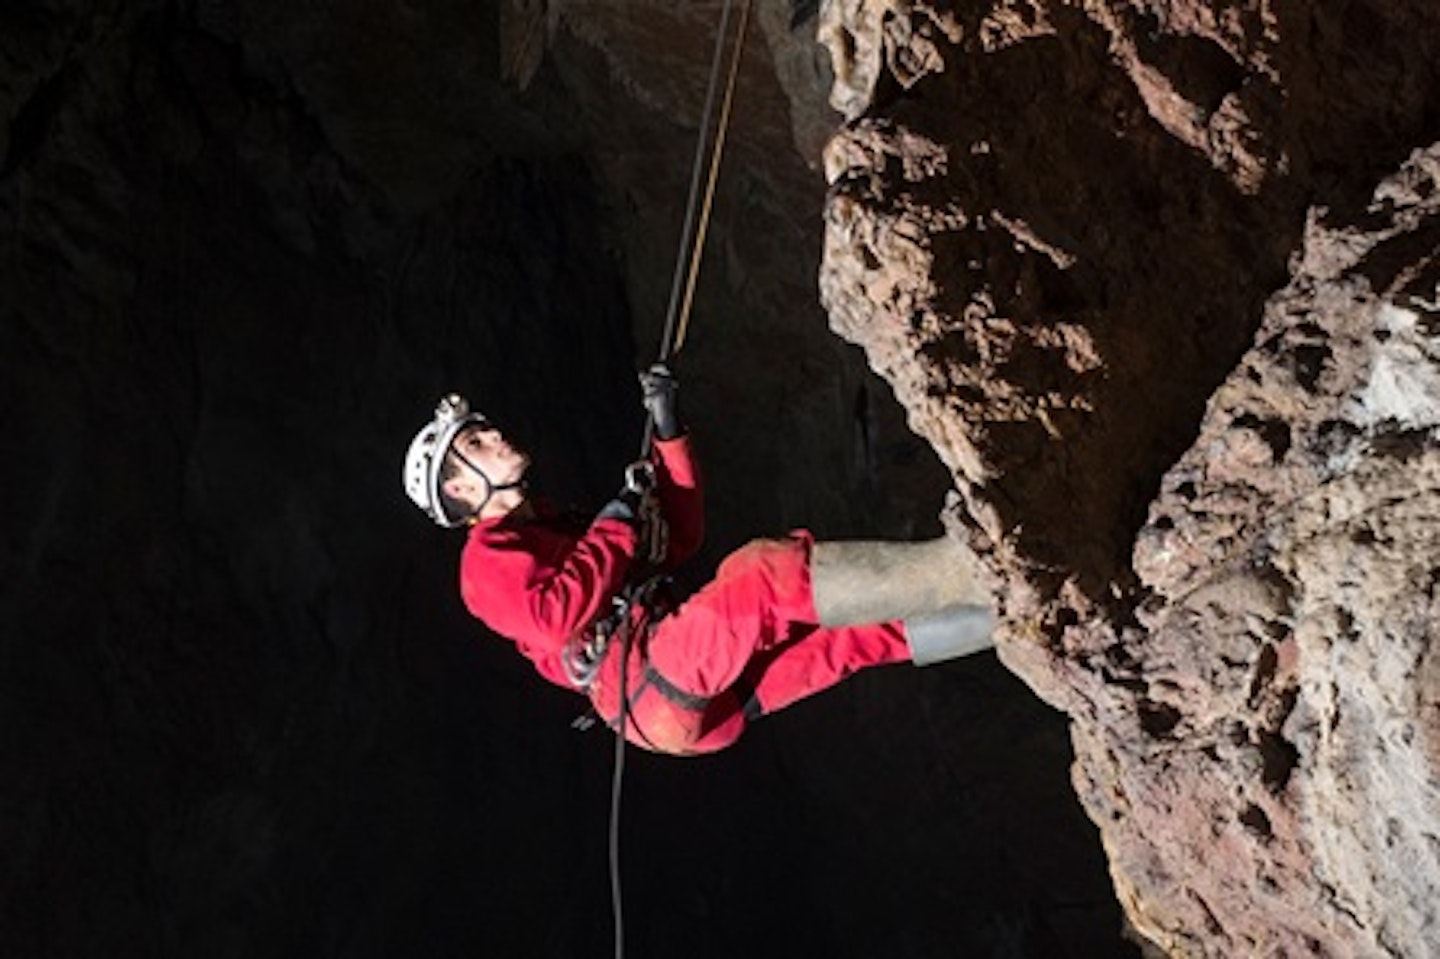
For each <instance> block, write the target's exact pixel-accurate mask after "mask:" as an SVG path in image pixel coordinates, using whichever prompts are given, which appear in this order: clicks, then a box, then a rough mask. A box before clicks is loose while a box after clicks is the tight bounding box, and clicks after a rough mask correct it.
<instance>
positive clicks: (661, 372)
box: [640, 363, 685, 440]
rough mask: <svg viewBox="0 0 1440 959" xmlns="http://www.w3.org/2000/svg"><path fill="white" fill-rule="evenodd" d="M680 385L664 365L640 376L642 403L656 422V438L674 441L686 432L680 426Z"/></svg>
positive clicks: (660, 364)
mask: <svg viewBox="0 0 1440 959" xmlns="http://www.w3.org/2000/svg"><path fill="white" fill-rule="evenodd" d="M679 392H680V384H679V383H677V382H676V381H675V374H673V373H671V372H670V368H669V367H667V366H666V365H665V364H664V363H656V364H655V365H654V366H652V367H650V369H648V370H645V371H644V372H642V373H641V374H640V402H641V403H643V404H644V406H645V409H646V411H647V412H648V413H649V414H650V418H651V419H652V420H653V421H654V422H655V437H656V438H657V439H662V440H673V439H674V438H675V437H677V436H679V435H680V434H681V433H683V432H684V431H685V429H684V427H682V426H681V425H680V402H679V395H678V394H679Z"/></svg>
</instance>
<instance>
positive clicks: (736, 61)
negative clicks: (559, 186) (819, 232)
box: [610, 0, 752, 959]
mask: <svg viewBox="0 0 1440 959" xmlns="http://www.w3.org/2000/svg"><path fill="white" fill-rule="evenodd" d="M733 2H734V0H725V6H724V8H723V9H722V11H721V13H720V26H719V27H718V28H717V29H716V31H715V51H714V53H713V54H712V56H711V58H710V82H709V85H708V87H707V88H706V91H705V109H704V111H703V113H702V114H701V120H700V136H699V138H698V139H697V140H696V142H695V159H694V162H693V163H692V166H691V173H690V192H689V195H688V197H687V198H686V201H685V225H684V226H683V227H682V229H681V234H680V247H679V251H678V252H677V255H676V258H675V274H674V277H673V278H672V280H671V283H670V303H669V306H668V307H667V308H666V311H665V331H664V333H663V334H662V335H661V338H660V356H659V360H658V362H660V363H668V362H669V361H670V358H671V357H672V356H674V355H675V354H676V353H678V352H680V347H682V346H684V345H685V331H686V329H687V328H688V327H689V325H690V307H691V305H692V303H693V301H694V294H695V281H696V277H697V276H698V275H699V271H700V258H701V255H702V254H703V252H704V249H705V234H706V233H707V232H708V229H709V224H710V211H711V208H712V206H713V205H714V199H715V181H716V178H717V176H718V174H719V170H720V156H721V153H722V152H723V151H724V149H725V133H726V130H727V129H728V128H729V126H730V108H731V104H732V103H733V102H734V98H735V80H736V77H737V76H738V75H739V72H740V52H741V50H743V49H744V46H745V31H746V28H747V27H748V26H749V23H750V5H751V2H752V0H744V6H743V7H742V8H741V13H740V25H739V27H738V28H737V29H736V32H735V46H734V49H733V51H732V53H731V56H730V72H729V77H728V79H727V80H726V82H725V100H724V104H723V106H722V108H721V113H720V119H719V122H718V125H717V126H716V131H715V142H714V144H713V145H712V146H711V150H710V170H709V176H708V177H707V178H706V184H705V198H704V201H703V203H701V204H700V227H699V229H698V230H696V231H695V236H694V239H693V241H692V238H691V229H692V227H693V226H694V223H695V212H696V201H697V198H698V194H699V191H700V170H701V167H702V166H703V160H704V156H705V140H706V137H707V134H708V133H709V130H710V125H711V118H712V116H713V114H714V109H715V93H716V90H717V89H718V88H719V80H720V64H721V60H722V57H721V54H722V53H723V52H724V49H725V37H726V35H727V32H728V27H729V25H730V7H731V5H732V4H733ZM687 254H688V256H687ZM687 259H688V263H689V267H688V269H686V262H687ZM682 278H684V280H685V286H684V298H683V301H682V300H681V281H682ZM654 438H655V422H654V420H652V419H651V418H650V417H648V416H647V417H646V418H645V435H644V438H643V439H642V440H641V443H640V459H642V460H647V459H649V456H650V448H651V445H652V444H653V442H654ZM628 625H629V624H625V625H624V626H622V629H624V630H625V635H624V636H623V637H622V640H621V643H620V682H619V687H620V688H619V692H620V714H619V716H617V717H616V721H615V769H614V774H613V777H612V779H611V782H610V908H611V913H612V916H613V920H614V925H615V959H625V909H624V897H623V894H622V888H621V884H620V793H621V784H622V783H623V782H624V775H625V722H626V719H627V716H628V714H629V711H630V702H629V695H628V692H627V690H626V688H625V685H626V678H627V675H628V672H629V666H630V630H629V629H628V628H627V627H628Z"/></svg>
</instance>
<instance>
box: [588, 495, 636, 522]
mask: <svg viewBox="0 0 1440 959" xmlns="http://www.w3.org/2000/svg"><path fill="white" fill-rule="evenodd" d="M595 518H596V519H618V520H620V522H622V523H627V524H629V525H630V526H631V527H633V528H634V529H637V530H638V529H639V528H640V494H639V493H638V492H636V491H635V490H633V489H623V490H621V491H620V492H619V494H617V495H616V497H615V498H614V499H612V500H611V501H610V502H608V503H606V504H605V505H604V506H602V507H601V508H600V512H599V513H597V514H595Z"/></svg>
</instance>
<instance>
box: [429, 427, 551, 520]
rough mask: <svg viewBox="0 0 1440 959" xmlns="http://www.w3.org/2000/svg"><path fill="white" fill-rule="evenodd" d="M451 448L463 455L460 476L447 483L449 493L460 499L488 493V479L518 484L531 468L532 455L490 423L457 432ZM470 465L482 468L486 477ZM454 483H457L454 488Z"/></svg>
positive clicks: (480, 497) (476, 497)
mask: <svg viewBox="0 0 1440 959" xmlns="http://www.w3.org/2000/svg"><path fill="white" fill-rule="evenodd" d="M450 448H451V449H452V450H454V451H455V452H456V453H458V454H460V456H459V457H457V460H458V462H459V465H460V475H459V476H457V477H455V478H454V479H452V480H447V481H446V484H445V486H446V491H447V492H449V493H450V494H451V495H452V496H458V498H460V499H466V500H470V501H473V502H479V501H480V500H481V499H483V498H484V497H485V495H486V494H487V493H488V490H487V489H486V486H485V478H488V479H489V481H490V482H491V483H493V484H494V485H496V486H504V485H506V484H508V483H518V482H519V481H520V480H521V479H522V478H523V477H524V476H525V471H526V470H527V469H529V467H530V457H529V456H528V455H527V454H526V453H525V452H524V451H522V450H517V449H516V448H515V447H513V446H511V445H510V443H509V442H508V441H507V440H506V439H505V436H504V434H502V433H501V432H500V430H499V429H498V428H497V427H496V426H495V424H494V423H490V422H485V423H472V424H471V425H469V426H467V427H465V428H464V429H463V430H461V431H460V432H459V433H457V434H456V435H455V439H454V440H452V441H451V443H450ZM466 460H468V461H469V462H468V463H467V462H466ZM471 464H474V466H476V467H479V469H480V470H481V471H482V472H483V473H484V474H485V477H484V478H482V477H480V476H476V475H475V471H474V469H472V468H471ZM451 484H455V485H454V487H453V488H452V485H451Z"/></svg>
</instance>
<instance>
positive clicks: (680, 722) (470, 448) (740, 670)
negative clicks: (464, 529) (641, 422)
mask: <svg viewBox="0 0 1440 959" xmlns="http://www.w3.org/2000/svg"><path fill="white" fill-rule="evenodd" d="M641 387H642V394H643V400H644V406H645V409H646V411H647V412H648V413H649V415H650V417H651V420H652V422H653V424H654V436H655V443H654V446H653V455H652V457H651V459H650V461H649V463H648V464H637V465H636V466H633V467H632V468H631V470H630V471H628V472H627V486H626V489H624V490H622V492H621V494H620V495H619V496H617V497H616V498H615V499H614V500H612V501H611V502H610V503H608V504H607V505H606V506H605V507H604V508H603V509H602V510H600V512H599V513H598V514H597V515H596V516H595V517H594V519H593V520H591V521H589V522H588V523H576V522H574V521H572V520H568V519H566V518H565V517H563V516H562V515H561V514H560V513H559V512H558V511H557V510H556V509H555V508H554V506H553V505H552V504H550V503H549V502H547V501H545V500H543V499H538V498H534V497H532V496H530V494H529V493H528V491H527V489H526V486H525V477H526V473H527V471H528V470H529V467H530V459H529V457H528V456H527V455H526V454H525V453H524V451H522V450H519V449H516V448H515V447H514V446H512V445H511V444H510V443H509V441H508V440H506V438H505V436H504V434H503V433H502V432H501V431H500V430H499V429H498V428H497V427H496V426H495V425H494V424H493V423H491V422H490V421H489V420H487V419H485V418H484V417H483V416H481V415H480V414H478V413H474V412H471V411H470V410H469V407H468V405H467V404H466V403H465V401H464V399H463V398H461V397H459V396H455V395H451V396H448V397H446V398H444V399H442V400H441V402H440V405H439V407H438V408H437V411H436V415H435V419H434V420H433V421H431V422H430V423H429V424H427V425H426V426H424V427H422V428H421V430H420V431H419V433H417V434H416V436H415V438H414V440H413V441H412V442H411V444H410V450H409V453H408V455H407V457H406V462H405V470H404V483H405V489H406V492H407V494H408V495H409V496H410V498H411V499H412V500H413V501H414V502H415V504H416V505H417V506H419V507H420V508H421V509H422V510H424V511H425V512H426V513H427V514H428V515H429V516H430V517H431V518H432V519H433V520H435V522H437V523H438V524H439V525H441V526H445V527H454V526H461V525H468V526H469V535H468V539H467V541H466V544H465V548H464V551H463V553H462V555H461V560H460V592H461V595H462V597H463V599H464V602H465V605H466V607H467V608H468V609H469V610H470V612H471V613H472V614H473V615H474V616H475V617H477V618H478V619H480V620H481V621H483V622H484V623H485V624H486V625H487V626H489V627H490V628H491V629H492V630H494V631H495V632H497V633H499V634H501V635H502V636H505V637H508V638H509V639H511V640H512V641H513V642H514V643H515V645H516V648H517V649H519V650H520V652H521V653H523V654H524V655H525V656H526V657H528V658H529V659H530V660H531V661H532V662H533V663H534V664H535V668H536V669H537V670H538V671H539V672H540V674H541V675H542V676H544V677H545V678H546V679H548V680H550V681H551V682H554V683H556V684H558V685H561V686H565V687H567V688H572V689H576V690H578V691H581V692H583V693H585V694H586V695H588V696H589V698H590V700H591V702H592V703H593V705H594V707H595V710H596V712H597V713H598V714H599V715H600V716H601V717H602V718H604V719H605V721H606V722H607V723H609V724H610V725H611V726H615V727H617V728H618V727H619V726H621V725H622V720H623V728H624V731H625V733H626V736H627V737H628V738H629V739H630V741H632V742H634V743H636V744H638V745H640V746H642V747H645V748H647V749H651V750H655V751H657V752H664V753H671V754H674V755H695V754H699V753H707V752H713V751H715V750H718V749H722V748H724V747H725V746H728V745H730V744H731V743H733V742H735V740H736V739H738V738H739V736H740V734H741V732H743V731H744V728H745V726H746V724H747V723H748V722H750V721H753V720H754V719H755V718H757V717H759V716H761V715H763V714H765V713H772V712H775V711H776V710H778V709H781V708H783V707H784V706H787V705H789V704H790V703H793V702H795V701H797V700H799V699H802V698H804V697H806V696H809V695H811V694H812V693H816V692H819V691H820V690H822V689H826V688H828V687H830V686H832V685H834V684H835V683H837V682H839V681H840V680H841V679H843V678H844V677H845V676H847V675H849V674H850V673H852V672H854V671H855V670H857V669H862V668H864V667H867V666H877V665H882V664H885V663H895V662H903V661H906V660H910V661H914V662H916V663H926V662H935V661H939V660H942V659H949V658H953V657H955V656H961V655H966V654H968V653H972V652H976V651H978V650H982V649H988V648H990V647H991V645H993V643H992V640H991V638H990V634H991V631H992V629H993V617H992V614H991V612H990V609H989V603H988V597H987V595H986V592H985V590H984V589H983V588H982V586H981V585H980V582H979V577H978V572H977V566H976V563H975V560H974V557H973V556H971V555H970V554H969V552H968V551H966V550H964V549H963V548H962V547H961V546H960V545H959V544H957V543H956V542H954V541H953V540H951V539H950V538H948V537H942V538H941V539H938V540H934V541H931V542H926V543H864V542H862V543H818V544H817V543H815V541H814V539H813V537H812V536H811V535H810V534H809V533H808V532H806V531H804V530H797V531H794V532H792V533H790V534H789V535H788V536H786V537H783V538H780V539H773V540H757V541H755V542H752V543H750V544H748V545H746V546H744V547H742V548H741V549H739V550H737V551H736V552H734V553H732V554H731V555H730V556H729V557H727V558H726V559H725V561H724V562H723V563H721V565H720V568H719V569H718V570H717V572H716V575H715V578H714V579H713V580H712V581H711V582H709V583H708V584H706V585H705V586H703V587H702V588H701V589H700V590H699V591H698V592H696V593H695V594H694V595H693V596H691V597H690V598H689V599H687V600H686V601H685V602H684V603H682V604H680V605H679V606H678V607H677V608H675V609H673V610H670V609H667V608H666V607H665V606H664V605H663V604H662V603H661V602H660V601H659V600H658V599H656V598H655V597H654V596H653V595H651V594H650V593H648V591H645V590H641V595H639V596H638V597H635V598H634V601H633V602H630V603H628V604H627V603H626V602H625V600H626V597H627V596H630V594H631V593H633V592H634V591H633V589H632V590H628V591H627V587H633V586H634V585H635V583H636V582H637V581H643V582H654V581H655V580H654V576H656V575H658V574H664V573H666V572H668V571H671V570H673V569H674V568H675V567H676V565H678V564H679V563H681V562H683V561H684V560H685V559H686V558H688V557H689V556H690V555H692V554H693V553H694V552H695V550H696V549H697V548H698V547H699V545H700V540H701V536H702V534H703V528H704V517H703V501H702V492H701V483H700V476H699V472H698V471H697V469H696V466H695V462H694V460H693V458H692V454H691V449H690V441H689V436H688V434H687V433H686V431H685V430H684V428H683V427H682V426H681V424H680V419H679V414H678V410H677V403H676V384H675V379H674V377H673V376H672V375H671V374H670V372H669V371H668V370H666V369H665V368H664V367H659V366H657V367H654V368H652V369H651V370H649V371H647V372H646V373H642V374H641ZM662 518H663V522H662ZM661 532H663V534H664V535H657V534H659V533H661ZM617 600H619V604H618V606H617ZM627 638H628V642H627V641H626V640H627ZM622 658H623V659H625V660H626V661H625V663H624V668H623V676H622V663H621V660H622ZM622 688H623V691H624V695H623V699H624V701H625V704H626V705H625V707H624V709H623V716H622V705H621V703H622Z"/></svg>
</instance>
